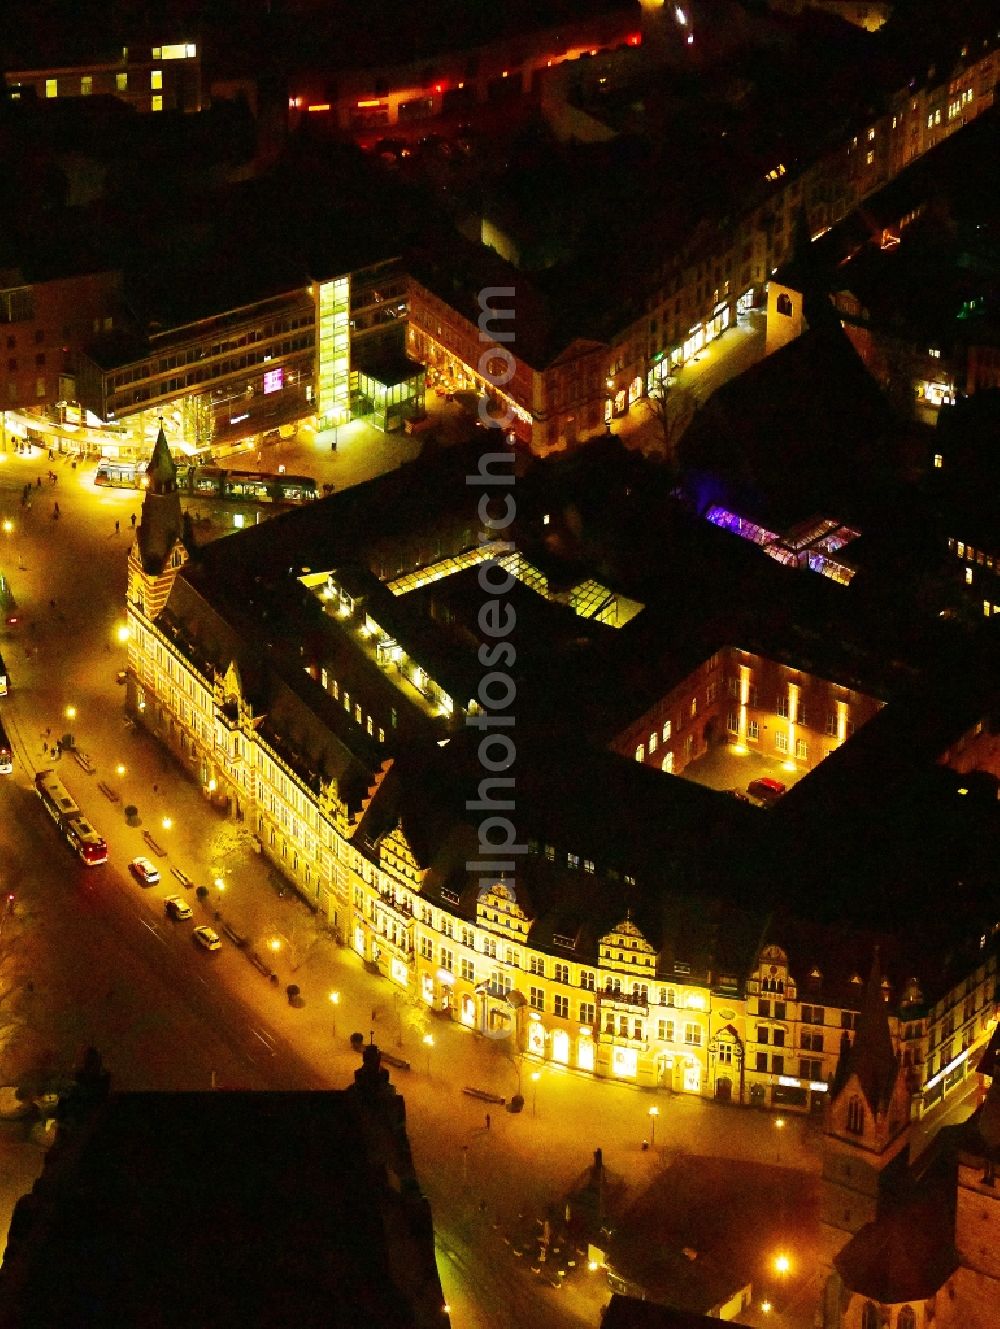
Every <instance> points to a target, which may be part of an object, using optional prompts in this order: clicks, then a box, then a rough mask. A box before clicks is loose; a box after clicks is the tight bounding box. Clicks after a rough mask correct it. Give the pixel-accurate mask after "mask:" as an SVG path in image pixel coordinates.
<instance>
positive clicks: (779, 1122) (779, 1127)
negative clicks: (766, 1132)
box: [774, 1117, 785, 1166]
mask: <svg viewBox="0 0 1000 1329" xmlns="http://www.w3.org/2000/svg"><path fill="white" fill-rule="evenodd" d="M774 1129H775V1130H776V1131H777V1132H778V1165H779V1166H780V1165H781V1132H782V1131H783V1130H784V1129H785V1119H784V1117H775V1119H774Z"/></svg>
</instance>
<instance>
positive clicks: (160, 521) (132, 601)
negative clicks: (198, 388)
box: [128, 421, 188, 640]
mask: <svg viewBox="0 0 1000 1329" xmlns="http://www.w3.org/2000/svg"><path fill="white" fill-rule="evenodd" d="M146 481H147V489H146V493H145V495H144V497H143V500H142V515H141V518H140V521H139V529H138V531H137V532H136V539H135V543H134V544H133V545H132V548H131V549H130V550H129V556H128V611H129V618H130V620H131V617H132V615H133V613H137V614H138V615H140V617H144V618H146V619H147V620H152V619H155V618H156V616H157V615H158V614H159V613H160V611H161V610H162V609H163V606H164V605H165V604H166V602H167V596H168V595H169V594H170V588H171V586H172V585H173V584H174V580H175V578H176V576H177V572H178V570H179V569H180V568H182V567H183V566H184V564H185V563H186V562H187V559H188V551H187V548H186V546H185V543H184V519H183V516H182V514H181V498H180V494H179V493H178V490H177V467H176V466H175V465H174V459H173V458H172V457H171V455H170V449H169V448H168V447H167V439H166V435H165V434H164V432H163V424H162V421H161V423H160V430H159V433H158V434H157V435H156V443H155V445H154V447H153V456H152V458H151V460H150V463H149V469H148V470H147V472H146ZM129 626H130V627H132V626H133V625H132V623H131V622H130V624H129ZM133 640H134V638H133Z"/></svg>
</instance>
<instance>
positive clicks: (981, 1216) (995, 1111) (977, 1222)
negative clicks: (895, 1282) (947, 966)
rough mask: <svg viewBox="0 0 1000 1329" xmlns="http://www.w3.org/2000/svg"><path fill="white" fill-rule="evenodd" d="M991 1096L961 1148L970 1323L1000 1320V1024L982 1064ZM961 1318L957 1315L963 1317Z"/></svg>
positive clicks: (961, 1237)
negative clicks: (988, 1077)
mask: <svg viewBox="0 0 1000 1329" xmlns="http://www.w3.org/2000/svg"><path fill="white" fill-rule="evenodd" d="M979 1071H980V1074H985V1075H991V1076H992V1077H993V1078H992V1081H991V1083H990V1086H989V1089H988V1090H987V1093H986V1099H985V1101H984V1102H983V1103H982V1105H981V1106H980V1107H979V1109H978V1110H977V1112H976V1113H975V1114H974V1115H973V1117H972V1118H971V1119H970V1120H969V1121H968V1122H966V1124H965V1133H964V1137H963V1139H962V1142H961V1144H960V1146H959V1152H958V1193H957V1196H956V1206H955V1247H956V1249H957V1251H958V1258H959V1262H960V1265H961V1267H960V1269H959V1271H958V1276H957V1279H956V1283H957V1288H956V1307H958V1306H961V1308H962V1316H961V1320H962V1322H964V1323H968V1324H969V1325H970V1326H978V1325H980V1324H982V1325H993V1324H996V1317H997V1308H998V1307H1000V1176H998V1174H1000V1025H998V1026H997V1028H996V1029H995V1030H994V1031H993V1037H992V1039H991V1040H990V1045H989V1047H988V1048H987V1050H986V1055H985V1056H984V1057H983V1060H982V1061H981V1062H980V1065H979ZM958 1319H959V1317H956V1320H958Z"/></svg>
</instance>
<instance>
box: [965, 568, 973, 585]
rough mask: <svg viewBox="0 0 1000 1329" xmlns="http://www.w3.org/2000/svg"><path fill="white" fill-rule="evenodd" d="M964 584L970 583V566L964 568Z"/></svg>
mask: <svg viewBox="0 0 1000 1329" xmlns="http://www.w3.org/2000/svg"><path fill="white" fill-rule="evenodd" d="M965 584H966V586H971V585H972V569H971V568H966V569H965Z"/></svg>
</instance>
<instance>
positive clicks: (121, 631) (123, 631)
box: [118, 623, 131, 646]
mask: <svg viewBox="0 0 1000 1329" xmlns="http://www.w3.org/2000/svg"><path fill="white" fill-rule="evenodd" d="M130 635H131V634H130V633H129V629H128V624H127V623H119V625H118V641H119V643H120V644H121V645H122V646H124V645H125V643H126V642H127V641H128V639H129V636H130Z"/></svg>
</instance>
